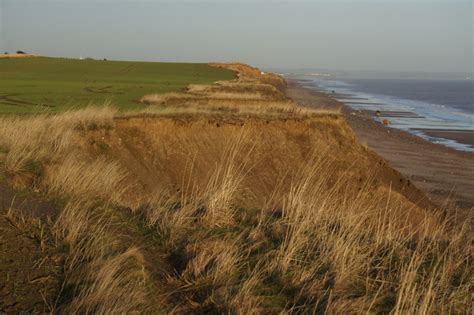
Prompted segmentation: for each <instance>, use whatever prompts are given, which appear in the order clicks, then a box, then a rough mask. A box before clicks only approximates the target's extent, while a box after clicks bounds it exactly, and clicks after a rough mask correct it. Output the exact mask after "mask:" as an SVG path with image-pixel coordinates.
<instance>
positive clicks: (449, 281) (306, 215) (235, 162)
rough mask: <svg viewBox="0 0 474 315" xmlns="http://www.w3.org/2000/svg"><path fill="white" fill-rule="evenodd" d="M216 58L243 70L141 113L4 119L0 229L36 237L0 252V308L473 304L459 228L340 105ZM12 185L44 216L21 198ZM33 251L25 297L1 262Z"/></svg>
mask: <svg viewBox="0 0 474 315" xmlns="http://www.w3.org/2000/svg"><path fill="white" fill-rule="evenodd" d="M219 66H220V67H228V68H232V69H238V70H239V73H240V76H239V78H238V79H236V80H233V81H225V82H215V83H213V84H192V85H189V86H188V87H187V89H186V91H183V92H182V93H176V92H174V93H165V94H163V93H158V94H156V93H152V94H148V95H143V96H142V97H141V98H140V104H141V106H143V107H144V109H143V110H142V111H140V112H132V113H130V112H129V113H119V112H117V110H116V109H114V108H112V107H88V108H85V109H81V110H78V111H72V112H66V113H61V114H55V115H40V116H35V117H27V118H15V117H8V118H3V119H1V120H0V148H1V151H0V152H1V153H0V165H1V174H2V175H3V176H4V179H3V181H1V182H0V199H1V198H3V199H6V200H7V202H4V203H3V204H4V205H7V206H6V207H7V208H9V209H0V210H1V211H3V213H2V217H1V218H3V221H5V222H9V224H8V225H2V222H3V221H0V228H4V229H5V230H7V231H8V235H14V234H15V231H17V232H18V231H19V232H21V233H20V235H31V237H30V238H29V239H32V240H35V242H36V243H35V244H36V247H35V250H34V251H32V250H30V252H34V253H36V257H31V258H28V257H26V256H25V258H24V259H23V260H24V261H23V264H22V265H21V266H20V267H19V266H17V265H15V264H13V263H10V262H9V261H8V260H6V259H5V260H0V263H1V264H3V265H2V266H1V267H2V268H0V277H1V279H2V280H3V281H4V282H5V281H6V282H5V283H6V285H5V288H6V289H4V291H2V293H3V297H4V300H5V301H7V302H6V303H4V304H3V305H2V304H0V307H1V308H0V310H1V311H5V312H11V311H14V310H15V307H16V310H23V311H31V310H33V309H36V310H37V311H53V312H71V313H131V312H140V313H153V314H156V313H175V314H183V313H197V314H200V313H230V314H306V313H328V314H347V313H356V314H359V313H381V314H386V313H391V314H415V313H422V314H430V313H467V312H468V311H469V309H470V308H471V307H472V290H473V286H472V283H473V282H472V279H473V277H474V273H473V270H472V268H471V265H472V259H473V248H472V245H471V244H472V234H471V233H470V231H469V225H468V224H469V223H466V225H464V226H462V225H460V224H459V223H456V220H455V218H454V217H452V216H451V215H450V214H449V212H448V211H445V210H446V209H435V208H434V207H433V206H432V205H431V204H430V203H429V202H427V201H426V200H424V195H423V194H422V193H421V192H420V191H418V190H417V189H416V188H415V187H413V186H412V185H411V183H410V182H409V181H407V180H406V179H405V178H403V177H402V176H401V175H400V174H399V173H398V172H396V171H394V170H393V169H391V168H390V167H389V166H388V165H387V163H386V162H385V161H384V160H383V159H381V158H380V157H378V156H377V155H375V154H374V153H372V152H370V151H369V150H367V149H366V148H365V147H364V146H362V145H361V144H359V143H358V142H357V141H356V139H355V137H354V134H353V132H352V130H351V129H350V128H349V127H348V125H347V124H346V122H345V119H344V116H343V115H342V114H340V113H338V112H334V111H320V110H314V109H311V108H302V107H300V106H298V104H295V103H294V102H293V101H292V100H291V99H288V98H287V97H286V96H285V94H284V92H283V91H284V89H283V88H282V86H283V85H284V81H282V80H281V79H279V78H278V77H274V76H272V75H266V74H262V73H260V72H259V71H257V70H255V69H253V68H250V67H249V68H248V69H247V70H246V71H242V69H244V70H245V69H246V68H245V66H244V65H235V64H233V65H219ZM245 73H249V75H246V74H245ZM282 84H283V85H282ZM6 183H8V185H9V186H10V187H14V188H15V189H17V190H21V189H23V192H24V193H23V194H27V195H28V194H33V195H34V197H35V198H37V199H40V200H41V199H46V200H50V201H51V200H52V201H54V203H53V205H52V207H53V208H54V211H51V210H49V211H48V205H47V204H46V205H43V207H42V208H41V209H39V210H38V211H36V212H35V211H29V209H30V207H29V206H30V205H31V204H32V201H31V200H32V198H33V197H24V196H23V197H22V198H20V200H21V201H23V200H26V201H25V202H26V204H27V205H28V206H27V207H21V206H15V200H13V201H12V200H10V199H11V198H10V197H11V196H12V195H13V193H11V189H12V188H9V189H10V192H9V193H4V194H3V195H2V194H1V193H2V191H5V192H8V191H9V190H8V189H7V188H4V189H2V185H3V187H5V185H6ZM25 191H26V193H25ZM33 192H34V193H33ZM5 210H8V211H5ZM38 212H39V213H38ZM45 213H47V216H46V215H45ZM45 217H46V218H45ZM23 243H25V244H27V245H28V246H32V247H34V246H35V245H34V244H33V245H31V244H30V243H28V242H27V241H26V240H25V241H24V242H22V243H20V242H18V244H23ZM3 248H6V250H8V254H9V255H10V257H17V256H18V255H19V254H18V251H16V250H15V248H14V247H13V246H5V247H3ZM20 253H21V252H20ZM20 255H21V254H20ZM5 257H6V256H5ZM22 257H23V256H22ZM37 261H40V262H41V264H39V263H38V262H37ZM28 264H30V268H29V269H28V268H25V270H34V271H35V272H36V274H34V276H35V279H37V278H38V279H41V280H38V281H36V282H34V283H33V284H31V283H27V282H26V280H25V284H22V285H20V287H21V289H22V291H21V292H27V294H28V295H26V293H24V295H23V296H28V297H30V299H29V300H28V299H26V301H24V300H25V299H23V300H22V302H21V303H18V301H19V300H20V299H19V298H18V295H17V294H16V292H18V291H15V290H18V288H19V286H18V284H16V283H17V282H14V279H11V278H10V277H7V274H6V273H5V272H4V271H5V270H7V271H8V272H10V273H12V274H13V273H15V272H16V273H18V274H19V273H20V272H19V269H20V268H24V266H25V265H26V266H28ZM38 266H40V267H42V268H44V269H46V270H43V269H39V267H38ZM45 266H48V267H49V268H45ZM10 273H9V274H10ZM37 273H41V277H40V276H38V275H37ZM27 278H28V277H25V279H27ZM43 292H44V293H43ZM39 293H41V294H39ZM42 299H43V300H44V303H41V302H37V301H42ZM21 307H22V308H21Z"/></svg>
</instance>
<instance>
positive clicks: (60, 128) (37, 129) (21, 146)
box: [0, 106, 115, 173]
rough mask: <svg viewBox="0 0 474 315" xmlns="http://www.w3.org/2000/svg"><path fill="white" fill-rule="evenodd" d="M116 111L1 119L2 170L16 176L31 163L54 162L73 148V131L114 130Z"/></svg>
mask: <svg viewBox="0 0 474 315" xmlns="http://www.w3.org/2000/svg"><path fill="white" fill-rule="evenodd" d="M114 115H115V110H114V109H112V108H111V107H109V106H104V107H97V108H95V107H88V108H85V109H82V110H77V111H71V112H67V113H63V114H57V115H50V116H35V117H28V118H10V117H9V118H0V148H2V150H5V151H7V154H6V157H5V169H6V171H7V172H9V173H18V172H21V171H24V170H25V168H28V163H31V162H47V160H52V159H56V158H58V157H61V155H62V154H63V153H64V152H65V151H68V150H69V147H70V146H73V145H74V141H73V140H72V135H73V133H74V131H75V130H90V129H97V128H111V127H113V124H114V121H113V117H114Z"/></svg>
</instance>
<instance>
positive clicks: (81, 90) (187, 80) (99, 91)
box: [0, 57, 234, 114]
mask: <svg viewBox="0 0 474 315" xmlns="http://www.w3.org/2000/svg"><path fill="white" fill-rule="evenodd" d="M233 77H234V73H233V72H231V71H229V70H225V69H218V68H213V67H210V66H208V65H206V64H192V63H162V62H134V61H102V60H78V59H64V58H46V57H35V58H21V59H15V58H11V59H9V58H6V59H0V114H28V113H41V112H60V111H63V110H66V109H71V108H77V107H83V106H87V105H88V104H102V103H104V102H105V101H107V100H109V101H111V102H112V103H113V104H114V105H116V106H117V107H118V108H119V109H120V110H133V109H141V108H143V106H144V105H143V104H139V103H138V102H137V100H138V99H140V98H141V97H142V96H144V95H146V94H152V93H166V92H177V91H180V90H183V89H184V88H185V87H186V86H187V85H189V84H206V83H211V82H214V81H218V80H230V79H232V78H233Z"/></svg>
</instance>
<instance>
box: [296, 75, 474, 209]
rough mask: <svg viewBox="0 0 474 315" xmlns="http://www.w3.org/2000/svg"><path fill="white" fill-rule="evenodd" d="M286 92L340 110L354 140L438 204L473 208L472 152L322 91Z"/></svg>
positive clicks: (302, 101)
mask: <svg viewBox="0 0 474 315" xmlns="http://www.w3.org/2000/svg"><path fill="white" fill-rule="evenodd" d="M287 94H288V96H290V97H291V98H293V99H294V100H295V101H297V102H298V103H299V104H301V105H303V106H311V107H318V108H339V109H341V111H342V112H343V113H344V114H345V116H346V119H347V121H348V123H349V125H350V126H351V128H352V129H353V130H354V132H355V134H356V135H357V139H358V140H359V141H360V142H361V143H364V144H367V146H368V147H369V148H370V149H371V150H373V151H375V152H376V153H377V154H379V155H380V156H382V157H383V158H384V159H386V160H387V161H388V162H389V164H390V166H391V167H393V168H395V169H396V170H398V171H399V172H401V173H402V174H403V175H404V176H406V177H407V178H408V179H410V180H411V181H412V182H413V183H414V184H415V185H416V186H417V187H418V188H420V189H422V190H423V191H424V192H426V193H427V194H428V196H429V198H430V199H431V200H432V201H433V202H435V203H436V204H437V205H439V206H443V205H446V204H449V205H450V206H455V207H460V208H462V209H470V208H472V207H474V193H473V192H474V154H472V153H468V152H461V151H456V150H453V149H450V148H447V147H445V146H442V145H437V144H434V143H431V142H429V141H426V140H424V139H422V138H419V137H416V136H413V135H411V134H409V133H406V132H403V131H400V130H397V129H393V128H387V127H384V126H383V125H381V124H379V123H377V122H375V121H374V120H373V119H372V117H371V116H370V115H369V114H368V113H365V112H361V111H355V110H353V109H351V108H349V107H347V106H345V105H344V104H342V103H340V102H338V101H337V100H335V99H333V98H331V97H329V96H328V95H327V94H325V93H321V92H317V91H313V90H309V89H305V88H302V87H300V86H299V85H297V84H296V83H292V84H291V85H290V87H289V88H288V90H287Z"/></svg>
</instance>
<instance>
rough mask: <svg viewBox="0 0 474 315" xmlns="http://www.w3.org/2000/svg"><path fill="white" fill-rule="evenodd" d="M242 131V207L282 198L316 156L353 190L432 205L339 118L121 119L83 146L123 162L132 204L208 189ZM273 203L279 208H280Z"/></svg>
mask: <svg viewBox="0 0 474 315" xmlns="http://www.w3.org/2000/svg"><path fill="white" fill-rule="evenodd" d="M242 130H246V131H247V132H248V133H249V136H248V139H249V140H247V142H245V143H243V144H242V145H243V149H241V150H240V151H239V154H238V156H237V157H236V161H237V163H246V166H245V170H246V172H248V174H247V176H246V177H245V179H244V182H243V184H242V187H244V189H243V190H242V191H240V192H239V196H238V202H237V204H238V205H239V206H241V207H245V208H261V207H264V206H265V205H267V203H268V202H269V200H270V198H271V197H272V195H273V196H275V195H276V196H278V197H279V196H281V195H282V194H280V192H281V191H288V189H289V187H290V186H291V183H292V180H293V178H294V176H295V174H296V172H297V171H298V169H299V168H300V167H301V166H303V165H305V164H306V163H308V162H309V161H310V160H311V157H312V156H313V154H314V155H315V156H318V152H326V151H327V152H329V154H330V156H332V157H333V158H334V162H333V163H334V164H333V167H334V169H335V172H340V173H344V175H345V176H347V186H348V187H350V189H359V188H360V187H361V186H362V185H363V183H364V182H365V181H366V179H367V177H368V176H372V177H373V178H374V183H373V184H374V185H376V186H378V185H380V184H383V185H384V186H386V187H388V186H391V187H392V189H393V190H394V191H397V192H399V193H401V194H403V195H405V196H406V197H407V198H408V199H409V200H411V201H412V202H413V203H416V204H420V205H424V206H430V205H431V204H430V203H429V202H428V201H427V200H426V197H425V195H424V194H423V193H422V192H420V191H419V190H417V189H416V188H415V187H413V185H411V183H410V181H409V180H407V179H406V178H405V177H403V176H402V175H401V174H400V173H398V172H397V171H395V170H393V169H392V168H390V167H389V166H388V165H387V164H386V162H385V161H384V160H383V159H381V158H380V157H379V156H377V155H376V154H373V153H372V152H370V151H368V150H366V149H365V148H364V147H363V146H361V145H360V144H359V143H357V141H356V138H355V135H354V134H353V132H352V131H351V130H350V128H349V127H348V126H347V124H346V123H345V122H344V120H343V119H341V117H340V116H338V115H322V116H321V117H318V118H311V119H296V118H295V119H282V120H270V119H259V118H248V117H247V118H242V117H238V116H235V117H233V116H232V115H231V114H228V115H226V116H225V117H222V116H221V117H218V116H215V117H213V116H209V115H207V116H206V115H201V116H199V115H188V116H186V115H180V116H179V117H148V118H146V117H129V118H118V119H116V126H115V129H113V130H100V131H95V132H88V133H87V134H85V135H84V145H86V146H87V148H88V150H91V151H92V152H95V153H93V154H106V155H109V156H110V157H112V158H113V159H115V160H118V161H120V163H121V164H122V165H123V166H124V168H125V169H127V170H128V172H129V173H130V174H131V175H130V179H129V181H130V183H134V184H133V186H134V189H133V191H131V192H130V194H129V196H128V197H129V199H130V202H132V200H133V199H135V198H141V197H142V195H145V194H147V195H149V194H150V192H154V191H156V192H159V191H166V192H168V193H180V191H182V190H183V189H185V188H186V186H189V185H196V186H202V185H205V184H206V182H207V179H208V178H209V176H210V174H211V173H212V172H213V171H214V168H215V165H218V164H219V161H220V159H221V158H222V156H223V151H224V149H225V148H226V146H227V145H228V144H229V143H230V142H232V141H233V140H232V139H234V138H235V137H236V135H238V134H239V133H240V132H242ZM248 158H250V161H249V162H245V161H246V159H248ZM191 175H192V176H191ZM190 177H191V178H192V182H191V183H190V182H189V178H190ZM336 177H337V176H335V178H336ZM276 187H277V188H276ZM275 189H277V190H275ZM278 189H281V191H279V190H278ZM278 197H277V198H276V199H278ZM273 201H274V202H275V203H276V206H278V204H279V202H278V201H277V200H273Z"/></svg>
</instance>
